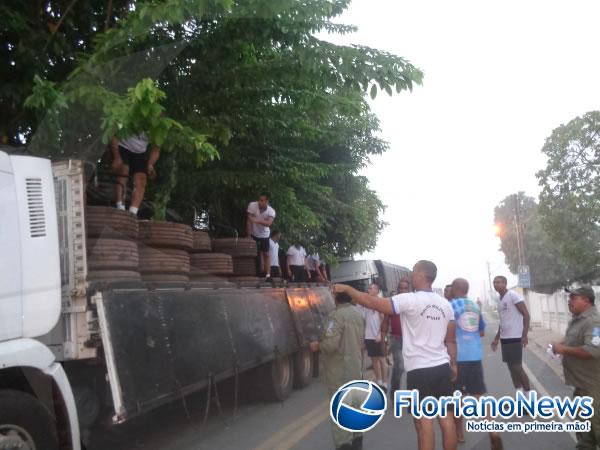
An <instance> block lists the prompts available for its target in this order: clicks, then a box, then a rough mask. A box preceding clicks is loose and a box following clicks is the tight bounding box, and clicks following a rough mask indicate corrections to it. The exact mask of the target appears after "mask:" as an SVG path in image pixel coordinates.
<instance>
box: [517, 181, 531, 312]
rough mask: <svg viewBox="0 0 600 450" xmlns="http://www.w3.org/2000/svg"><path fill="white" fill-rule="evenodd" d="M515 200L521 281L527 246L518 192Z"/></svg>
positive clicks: (526, 299)
mask: <svg viewBox="0 0 600 450" xmlns="http://www.w3.org/2000/svg"><path fill="white" fill-rule="evenodd" d="M514 200H515V216H514V220H515V229H516V233H517V252H518V255H519V280H520V278H521V277H520V275H521V270H522V268H524V267H525V266H526V265H527V263H526V261H525V244H524V242H523V229H522V224H521V211H520V202H519V193H518V192H517V193H516V194H514ZM522 287H523V297H524V298H525V305H526V306H527V309H528V310H529V311H531V307H530V305H529V288H528V287H525V286H522Z"/></svg>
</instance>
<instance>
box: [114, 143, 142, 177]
mask: <svg viewBox="0 0 600 450" xmlns="http://www.w3.org/2000/svg"><path fill="white" fill-rule="evenodd" d="M119 154H120V155H121V159H122V160H123V164H126V165H127V166H129V175H133V174H134V173H147V172H148V152H145V153H134V152H132V151H130V150H127V149H126V148H125V147H122V146H120V145H119Z"/></svg>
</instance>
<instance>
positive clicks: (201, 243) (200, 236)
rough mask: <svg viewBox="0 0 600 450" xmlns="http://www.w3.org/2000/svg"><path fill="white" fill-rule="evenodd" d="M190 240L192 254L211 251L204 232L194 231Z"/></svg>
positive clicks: (208, 238) (208, 239)
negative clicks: (191, 241)
mask: <svg viewBox="0 0 600 450" xmlns="http://www.w3.org/2000/svg"><path fill="white" fill-rule="evenodd" d="M192 238H193V242H194V244H193V250H192V252H193V253H202V252H210V251H211V250H212V245H211V243H210V237H209V236H208V233H205V232H204V231H194V232H193V233H192Z"/></svg>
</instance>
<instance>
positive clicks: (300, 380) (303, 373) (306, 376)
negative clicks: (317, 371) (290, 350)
mask: <svg viewBox="0 0 600 450" xmlns="http://www.w3.org/2000/svg"><path fill="white" fill-rule="evenodd" d="M312 363H313V354H312V352H311V351H310V350H309V349H308V348H302V349H300V350H298V351H297V352H296V353H295V354H294V387H295V388H296V389H302V388H305V387H306V386H308V385H309V384H310V382H311V381H312V376H313V365H312Z"/></svg>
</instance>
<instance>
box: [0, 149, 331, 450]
mask: <svg viewBox="0 0 600 450" xmlns="http://www.w3.org/2000/svg"><path fill="white" fill-rule="evenodd" d="M0 210H1V211H2V212H3V214H1V215H0V245H1V248H2V250H3V251H2V252H0V269H1V270H2V273H3V277H2V278H1V280H2V281H1V282H0V323H1V324H2V326H0V341H1V342H0V448H4V447H2V439H11V441H10V442H13V441H14V440H17V439H19V441H18V443H19V444H21V442H23V443H24V444H23V445H21V447H17V448H29V449H39V448H43V449H47V448H50V449H54V448H60V449H61V450H62V449H63V448H65V449H66V448H72V449H77V448H79V447H78V445H79V444H78V442H79V429H81V435H82V436H83V437H84V439H83V441H84V442H85V438H86V437H87V436H88V431H89V430H90V429H91V428H92V427H93V425H94V424H95V423H97V422H98V421H99V420H100V419H101V418H102V414H103V413H105V412H109V413H110V414H109V415H110V416H112V423H113V424H118V423H122V422H124V421H127V420H129V419H130V418H132V417H135V416H139V415H142V414H144V413H146V412H147V411H149V410H151V409H153V408H156V407H158V406H160V405H162V404H165V403H167V402H170V401H173V400H178V399H181V398H183V397H185V396H186V395H188V394H190V393H192V392H194V391H197V390H200V389H204V388H206V392H207V393H210V394H211V395H218V389H217V387H218V386H217V383H218V382H219V381H221V380H224V379H226V378H232V379H233V380H234V381H235V384H236V386H237V385H238V381H239V378H241V377H244V381H245V382H246V381H247V382H250V383H252V386H253V389H254V390H255V391H258V392H261V393H262V394H263V397H265V398H270V399H273V400H279V401H281V400H284V399H285V398H287V397H288V396H289V395H291V393H292V390H293V388H302V387H304V386H306V385H308V384H309V383H310V382H311V379H312V375H313V358H312V354H311V352H310V350H309V343H310V342H311V341H313V340H315V339H316V338H317V337H318V336H320V335H321V334H322V332H323V329H324V323H325V318H326V316H327V314H328V313H329V311H331V310H332V309H333V308H334V307H335V306H334V302H333V298H332V295H331V292H330V290H329V287H328V286H326V285H318V284H309V285H307V284H303V285H294V284H287V285H283V284H280V285H278V286H275V285H274V284H272V283H268V284H267V283H264V282H262V281H259V280H258V279H256V281H255V282H248V281H244V280H242V281H240V280H239V279H237V278H235V276H233V277H232V278H231V279H228V278H226V277H225V276H222V277H218V278H217V277H213V278H211V279H210V280H209V281H206V280H204V281H193V282H190V281H185V282H182V281H173V278H172V274H169V273H167V274H164V276H165V278H164V280H163V279H161V276H163V275H162V274H160V273H158V274H157V273H153V274H151V276H152V277H151V278H152V281H147V280H144V278H143V277H142V278H140V270H142V269H148V264H146V265H142V264H141V263H140V264H139V270H138V260H140V261H141V259H142V255H148V254H149V255H150V257H151V258H153V259H151V260H147V261H150V262H152V264H155V265H156V266H159V268H160V267H167V266H169V264H171V263H170V262H169V261H170V260H169V258H171V260H172V259H173V255H176V257H177V258H179V259H176V261H175V262H176V264H171V265H173V266H176V267H177V270H179V271H181V270H183V269H182V267H187V270H188V271H189V267H190V263H189V262H188V263H187V265H185V264H182V263H179V262H178V261H180V260H184V259H186V258H187V259H188V261H189V260H190V259H192V258H191V256H190V253H189V251H188V250H182V248H181V244H182V240H180V239H178V235H176V233H178V232H181V233H182V236H188V235H189V236H188V238H189V242H190V245H191V242H192V241H193V239H192V238H193V232H192V230H191V227H188V226H187V225H183V224H175V223H171V222H152V221H150V222H149V221H145V222H138V221H137V219H136V218H135V217H134V216H133V215H132V214H129V213H127V212H124V211H119V210H117V209H115V208H109V207H102V206H90V205H87V206H86V178H85V174H84V163H83V162H82V161H78V160H69V161H58V162H55V163H52V164H51V163H50V161H48V160H45V159H41V158H33V157H25V156H15V155H12V154H11V155H9V154H7V153H5V152H1V151H0ZM111 220H114V223H111ZM100 222H102V223H103V224H104V225H103V226H102V227H101V229H100V228H99V227H98V225H99V223H100ZM171 225H172V227H171ZM149 227H151V228H152V227H153V228H154V229H155V232H154V234H149V233H145V234H143V233H142V229H144V230H146V231H147V229H148V228H149ZM160 227H163V228H160ZM138 228H139V233H138ZM156 229H158V230H159V231H156ZM165 229H166V230H167V231H166V232H165V231H161V230H165ZM161 233H162V234H161ZM165 233H166V234H165ZM174 233H175V234H174ZM196 233H199V232H196ZM148 237H150V238H152V239H153V240H154V241H156V240H161V239H163V240H164V239H167V240H169V239H170V240H171V242H175V243H176V244H177V245H178V246H179V248H177V249H166V248H151V247H150V246H151V245H152V242H153V241H152V239H151V241H150V243H148V240H147V239H148ZM204 237H205V238H206V239H207V240H208V236H204ZM225 240H226V241H227V242H229V243H231V242H234V241H235V242H237V240H236V239H225ZM230 241H231V242H230ZM249 243H250V244H251V248H252V250H253V251H254V249H255V248H256V247H255V245H254V243H253V242H252V241H250V242H249ZM208 244H210V240H208ZM246 244H248V242H246ZM240 245H241V244H240ZM208 248H210V245H208ZM245 251H246V249H244V248H241V247H239V248H237V249H235V252H233V253H236V252H237V254H238V256H240V255H239V254H240V253H243V252H245ZM203 255H209V256H210V255H211V253H201V254H200V256H203ZM214 255H215V258H216V257H219V258H221V259H223V258H224V257H229V256H228V255H224V254H221V253H218V252H217V253H214ZM192 256H194V255H192ZM241 256H242V257H245V258H248V255H241ZM145 257H147V256H145ZM161 258H164V261H163V260H161ZM165 261H166V262H165ZM229 261H230V262H231V259H229ZM163 262H164V264H163ZM220 264H221V263H220ZM169 267H170V266H169ZM225 267H226V265H222V266H219V268H220V270H224V269H223V268H225ZM230 270H231V268H230ZM103 271H104V274H105V276H104V278H102V279H100V278H94V277H98V275H99V274H102V273H103ZM232 274H233V272H232ZM142 275H143V274H142ZM178 276H180V275H178ZM65 374H66V375H65ZM67 376H68V381H67ZM209 403H210V402H209ZM5 405H7V406H5ZM34 405H35V406H34ZM11 408H12V409H11ZM25 410H26V411H32V412H33V413H32V414H29V415H23V411H25ZM5 411H8V412H10V414H11V415H7V414H8V413H5ZM11 411H12V412H11ZM111 411H112V413H111ZM3 414H4V415H3ZM109 418H110V417H109ZM78 421H79V422H78ZM78 426H79V428H78ZM5 430H7V431H5ZM48 435H51V436H54V437H56V440H57V442H58V443H57V446H55V447H49V446H47V445H46V444H44V445H43V446H40V445H38V444H37V442H38V441H39V440H40V439H44V440H45V437H46V436H48ZM67 437H68V440H67ZM52 439H53V438H52ZM49 442H54V441H52V440H51V441H49ZM58 445H60V447H58ZM9 448H12V447H10V446H9Z"/></svg>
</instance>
